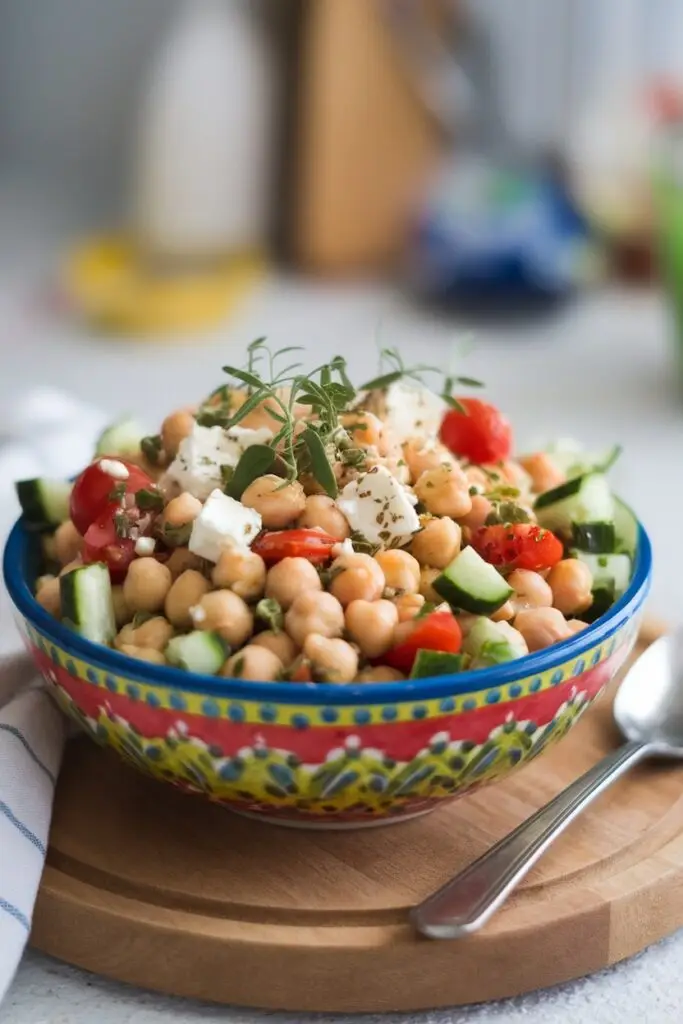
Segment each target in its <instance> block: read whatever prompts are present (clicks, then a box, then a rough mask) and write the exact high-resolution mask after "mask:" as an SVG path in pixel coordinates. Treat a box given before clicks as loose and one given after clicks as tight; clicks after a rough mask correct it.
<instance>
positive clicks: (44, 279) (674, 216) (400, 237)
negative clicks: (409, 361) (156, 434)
mask: <svg viewBox="0 0 683 1024" xmlns="http://www.w3.org/2000/svg"><path fill="white" fill-rule="evenodd" d="M681 84H683V0H600V2H599V3H596V2H595V0H515V3H514V4H513V3H501V2H500V0H469V2H465V0H279V2H276V0H116V2H115V3H109V4H105V3H101V2H99V0H52V2H51V3H50V4H41V5H37V4H26V3H21V2H20V0H0V410H1V411H0V435H1V434H5V435H8V436H12V435H13V433H16V432H17V431H18V430H19V429H20V426H21V417H22V409H23V408H24V406H22V400H23V396H24V395H25V393H26V392H27V391H28V390H29V389H30V388H32V387H35V386H40V387H42V388H43V389H45V388H51V389H53V392H49V391H45V390H43V391H42V392H41V394H42V395H43V398H42V399H41V400H40V402H39V403H38V404H39V405H40V404H41V402H42V403H44V404H45V407H46V408H47V407H48V406H49V403H50V401H51V400H52V399H54V398H55V394H54V389H56V391H57V392H58V393H60V394H61V392H65V393H66V394H68V395H69V396H71V397H72V398H73V399H77V400H80V401H85V402H87V403H89V405H91V406H93V407H95V408H97V409H99V410H102V411H103V414H104V415H106V416H109V417H111V416H114V415H117V414H119V413H122V412H132V413H136V414H138V415H142V416H144V417H146V418H147V419H148V420H149V422H150V424H151V425H152V426H153V425H154V424H155V423H156V422H158V420H159V419H160V418H161V416H162V415H163V414H164V413H165V412H166V411H168V409H169V408H172V407H173V406H174V405H178V404H184V403H186V402H191V401H194V400H196V399H197V398H198V397H200V396H202V395H203V394H205V393H206V392H207V391H208V390H210V389H211V388H212V387H214V386H215V385H216V383H219V382H220V367H221V365H222V362H224V361H227V360H228V359H229V360H230V361H231V362H233V363H234V362H235V361H238V358H239V357H240V356H241V354H242V353H243V351H244V348H245V346H246V344H248V342H249V341H251V340H252V339H253V338H255V337H257V336H260V335H264V334H266V335H268V336H269V337H270V338H271V340H272V341H273V344H274V345H275V346H280V345H288V344H303V345H305V346H307V347H308V348H309V349H310V350H311V351H312V352H313V351H315V354H316V361H317V362H319V361H320V357H321V356H323V357H324V356H326V355H332V354H333V353H335V352H338V351H341V352H343V353H344V355H346V356H347V358H348V359H349V362H350V365H351V368H352V370H353V371H354V372H355V373H357V374H359V375H365V376H367V375H368V374H367V370H368V368H369V367H372V368H374V366H375V365H376V348H375V346H376V342H377V339H378V338H380V339H381V340H382V342H384V343H386V344H392V345H397V346H399V347H401V348H402V349H404V350H405V351H406V354H407V355H409V356H410V355H411V354H415V353H419V356H420V358H421V359H424V360H426V361H430V362H434V361H439V360H440V361H442V362H443V363H444V365H445V364H446V363H447V362H448V360H449V359H450V358H451V354H452V351H453V347H454V345H456V346H457V345H460V346H461V349H462V351H463V355H462V361H463V365H462V367H461V370H462V372H464V373H466V374H468V375H471V376H476V377H481V378H483V379H484V380H485V381H486V382H487V384H488V394H489V397H490V399H491V400H492V401H495V402H497V403H498V404H500V405H501V406H502V407H503V408H504V409H505V410H506V411H507V412H508V414H509V415H510V417H511V418H512V419H513V422H514V423H515V425H516V427H517V432H518V437H519V447H520V449H523V448H524V447H528V446H529V445H530V444H532V443H534V442H536V441H545V440H547V439H549V438H552V437H555V436H558V435H559V436H566V435H569V436H575V437H578V438H579V439H580V440H582V441H584V442H585V443H586V444H587V445H588V446H596V447H597V449H598V450H599V449H600V446H606V445H609V444H611V443H612V442H614V441H619V442H621V443H622V444H624V446H625V449H626V455H625V456H624V459H623V460H622V463H621V465H620V466H619V467H618V468H617V471H616V472H617V476H618V477H619V485H620V486H621V489H622V491H624V493H625V496H626V497H627V498H630V499H631V500H632V501H633V503H634V504H636V505H637V507H638V510H639V512H640V513H641V514H642V515H643V518H644V519H645V521H646V524H648V525H649V526H651V528H652V529H653V532H654V533H655V543H656V544H657V543H659V544H660V545H663V544H664V541H665V536H666V533H667V530H668V523H669V522H670V515H671V508H672V506H673V505H675V504H676V503H677V502H678V500H679V499H683V480H682V478H681V472H680V469H679V466H680V457H679V452H680V449H681V444H682V443H683V403H682V402H681V397H680V396H681V389H680V388H679V378H680V372H679V360H678V352H679V349H680V350H681V351H683V143H682V142H681V139H682V138H683V136H682V135H681V127H680V125H681V118H682V117H683V100H682V99H681V93H680V92H679V88H680V86H681ZM465 349H468V352H467V354H465ZM50 394H52V399H50ZM57 404H58V403H57ZM44 419H45V421H46V422H47V421H48V420H49V417H48V416H47V414H46V416H45V417H44ZM663 486H666V501H665V502H664V501H661V500H659V499H657V500H653V499H652V498H651V497H650V498H648V495H652V494H657V495H660V494H661V491H662V487H663ZM681 569H682V570H683V563H682V565H681ZM658 588H659V589H658V590H657V591H656V593H657V595H658V596H657V601H658V603H659V604H660V605H661V606H669V605H670V604H671V602H672V601H674V600H675V597H676V595H675V586H674V582H672V581H671V580H670V579H669V580H668V581H667V580H664V581H660V582H658ZM663 610H665V609H664V608H663Z"/></svg>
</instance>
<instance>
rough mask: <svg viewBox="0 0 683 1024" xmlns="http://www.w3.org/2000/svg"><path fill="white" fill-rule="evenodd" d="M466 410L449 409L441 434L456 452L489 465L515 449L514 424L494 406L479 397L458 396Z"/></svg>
mask: <svg viewBox="0 0 683 1024" xmlns="http://www.w3.org/2000/svg"><path fill="white" fill-rule="evenodd" d="M458 401H459V402H460V404H461V405H462V407H463V409H464V410H465V412H459V411H458V410H457V409H449V410H448V411H447V412H446V413H445V414H444V418H443V420H442V421H441V431H440V436H441V440H442V441H443V443H444V444H445V445H446V447H447V448H449V449H450V450H451V451H452V452H453V454H454V455H460V456H462V457H463V458H465V459H469V460H470V462H476V463H478V464H482V463H483V464H486V463H489V462H498V461H499V460H500V459H507V458H509V456H510V453H511V451H512V427H511V426H510V424H509V423H508V421H507V419H506V418H505V417H504V416H503V414H502V413H501V412H500V410H498V409H496V407H495V405H489V404H488V402H482V401H481V399H480V398H459V399H458Z"/></svg>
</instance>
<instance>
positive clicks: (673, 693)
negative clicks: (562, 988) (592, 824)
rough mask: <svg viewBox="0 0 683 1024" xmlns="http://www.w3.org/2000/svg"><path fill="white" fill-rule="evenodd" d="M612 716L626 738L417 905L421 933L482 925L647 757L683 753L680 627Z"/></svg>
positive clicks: (453, 933)
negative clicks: (609, 790) (563, 836)
mask: <svg viewBox="0 0 683 1024" xmlns="http://www.w3.org/2000/svg"><path fill="white" fill-rule="evenodd" d="M614 719H615V721H616V723H617V725H618V727H619V729H620V730H621V732H622V734H623V735H624V737H625V738H626V741H627V742H626V743H624V744H623V745H622V746H621V747H619V748H618V749H617V750H615V751H613V752H612V753H611V754H608V755H607V756H606V757H604V758H603V759H602V761H600V762H599V763H598V764H596V765H595V767H593V768H591V769H589V771H587V772H586V773H585V775H582V776H581V778H580V779H577V780H576V782H572V783H571V785H569V786H567V788H566V789H564V790H563V791H562V792H561V793H560V794H559V795H558V796H556V797H555V798H554V800H551V801H550V802H549V803H547V804H546V805H545V807H541V808H540V810H538V811H536V813H535V814H532V815H531V817H530V818H527V820H526V821H524V822H522V824H521V825H519V826H518V827H517V828H516V829H515V830H514V831H513V832H510V834H509V835H508V836H506V837H505V838H504V839H501V840H500V842H498V843H496V845H495V846H493V847H491V849H490V850H489V851H488V852H487V853H485V854H483V856H481V857H479V859H478V860H476V861H474V863H473V864H470V865H469V867H467V868H465V869H464V870H463V871H461V872H460V873H459V874H458V875H456V876H455V878H453V879H451V881H450V882H447V883H446V884H445V885H444V886H443V887H442V888H441V889H439V890H438V891H437V892H435V893H434V894H433V895H432V896H429V897H428V898H427V899H426V900H424V902H422V903H420V904H418V906H416V907H415V908H414V909H413V910H412V911H411V914H410V919H411V922H412V924H413V925H414V926H415V928H416V929H417V930H418V931H419V932H421V934H422V935H426V936H427V937H429V938H431V939H457V938H460V937H462V936H463V935H470V934H471V933H472V932H475V931H477V930H478V929H479V928H481V927H482V925H484V924H486V922H487V921H488V919H489V918H490V917H491V915H492V914H494V913H495V912H496V910H498V908H499V907H500V906H501V905H502V904H503V903H504V902H505V900H506V899H507V897H508V896H509V895H510V893H511V892H512V890H513V889H514V888H515V887H516V885H517V884H518V882H520V881H521V880H522V879H523V878H524V877H525V875H526V874H527V873H528V872H529V871H530V869H531V868H532V867H533V865H534V864H535V863H536V861H537V860H539V858H540V857H541V856H542V854H543V853H545V851H546V850H547V849H548V847H549V846H550V844H551V843H552V842H554V840H555V839H557V837H558V836H559V835H561V833H562V832H564V830H565V829H566V828H567V826H568V825H569V824H570V823H571V822H572V821H573V820H574V818H576V817H578V815H579V814H580V813H581V811H583V810H584V808H586V807H588V805H589V804H590V803H592V802H593V800H595V799H596V797H598V796H600V794H601V793H602V792H604V790H606V789H607V787H608V786H611V785H612V783H613V782H616V780H617V779H618V778H620V777H621V776H622V775H624V774H625V773H626V772H627V771H628V770H629V769H630V768H632V767H633V766H634V765H635V764H638V762H640V761H642V760H644V759H645V758H648V757H665V758H683V631H679V632H677V633H672V634H669V635H668V636H663V637H661V638H660V639H659V640H657V641H656V642H655V643H654V644H652V645H651V646H650V647H648V649H647V650H646V651H645V652H644V653H643V654H642V655H641V656H640V657H639V658H638V659H637V661H636V662H635V663H634V664H633V665H632V666H631V668H630V670H629V672H628V673H627V675H626V678H625V679H624V681H623V682H622V684H621V686H620V687H619V691H618V693H617V696H616V699H615V701H614Z"/></svg>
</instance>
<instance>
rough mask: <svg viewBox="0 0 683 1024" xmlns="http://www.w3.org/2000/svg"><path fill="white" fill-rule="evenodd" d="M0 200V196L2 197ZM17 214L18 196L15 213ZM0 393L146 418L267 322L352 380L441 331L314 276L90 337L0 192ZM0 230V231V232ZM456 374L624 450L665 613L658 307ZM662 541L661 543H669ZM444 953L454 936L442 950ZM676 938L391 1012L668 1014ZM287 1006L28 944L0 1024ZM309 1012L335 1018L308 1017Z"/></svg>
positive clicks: (435, 340)
mask: <svg viewBox="0 0 683 1024" xmlns="http://www.w3.org/2000/svg"><path fill="white" fill-rule="evenodd" d="M3 198H4V202H3ZM20 210H24V213H27V211H26V209H25V208H24V207H20ZM5 212H7V213H8V214H9V213H13V217H8V218H5V217H3V216H1V215H0V223H3V231H4V232H5V237H4V239H2V240H0V246H1V247H2V248H0V367H1V371H0V404H2V405H3V406H4V405H6V404H7V403H8V402H10V401H11V400H12V399H13V397H14V396H16V394H17V393H18V392H19V391H20V390H21V389H22V388H25V387H26V386H27V385H28V383H29V382H30V383H32V384H36V383H42V384H49V385H53V386H56V387H60V388H64V389H67V390H69V391H71V392H72V393H73V394H75V395H77V396H79V397H82V398H87V399H89V400H90V401H91V402H94V403H99V404H100V405H102V406H103V407H104V408H105V409H107V410H110V411H111V413H112V415H116V414H119V413H121V411H130V412H134V413H138V414H140V415H142V416H144V417H145V418H147V419H149V421H150V424H151V425H154V424H155V423H157V422H158V421H159V420H160V418H161V417H162V416H163V414H164V413H165V412H166V411H168V409H170V408H173V407H174V406H175V405H181V404H185V403H187V402H191V401H194V400H196V399H197V398H198V397H201V396H202V395H203V394H205V393H206V392H208V391H209V390H210V389H211V388H212V387H215V386H216V384H217V383H219V382H220V381H221V373H220V367H221V365H222V363H224V362H227V361H230V362H240V361H241V357H242V354H243V350H244V347H245V345H246V344H247V343H248V342H249V341H250V340H252V339H253V338H255V337H257V336H260V335H263V334H267V335H268V336H269V338H270V339H271V340H272V343H273V345H274V346H275V347H280V346H283V345H291V344H302V345H306V346H307V347H308V348H309V349H310V350H311V353H312V354H314V355H315V360H316V362H317V363H319V362H321V361H323V359H325V358H326V357H327V356H330V355H332V354H334V353H335V352H342V353H343V354H344V355H345V356H346V357H347V358H348V360H349V364H350V367H351V370H352V373H353V374H357V375H358V376H362V374H363V373H365V375H370V373H373V372H374V371H375V366H376V357H375V352H374V345H375V339H376V336H377V335H378V333H379V334H380V335H381V338H382V341H383V343H384V344H391V345H397V346H399V347H401V349H402V351H403V352H404V354H405V355H406V358H407V359H411V358H413V359H415V360H416V361H417V360H419V361H420V362H427V363H434V362H437V363H443V361H444V360H445V358H446V357H447V354H448V353H449V352H450V351H451V348H452V345H453V342H454V340H455V339H456V338H457V337H458V336H459V335H461V332H460V331H459V330H458V329H457V326H456V325H455V324H454V323H453V322H452V321H451V322H449V321H446V320H443V319H440V318H437V317H434V316H430V315H427V314H425V313H424V312H419V311H417V310H415V309H414V308H413V307H411V306H410V305H408V304H407V303H406V302H405V301H404V300H403V299H401V297H400V295H399V294H398V293H397V292H396V291H395V290H394V289H393V288H391V287H389V286H386V285H381V284H372V285H368V284H363V285H351V284H345V285H331V284H315V283H310V282H302V281H297V280H294V279H286V278H283V277H277V278H274V279H271V280H270V281H268V282H266V283H265V284H264V285H263V286H262V287H261V288H259V290H258V291H257V293H255V294H254V295H253V296H252V297H251V298H250V299H249V300H248V301H247V302H246V303H245V305H244V306H243V307H242V308H241V309H240V311H239V313H238V315H237V316H236V317H235V318H234V319H233V320H232V321H231V323H230V324H229V325H227V326H226V327H225V328H223V329H221V330H220V331H218V332H216V333H215V334H214V336H213V337H212V338H211V339H208V340H198V341H194V342H192V343H188V344H183V343H181V342H179V341H175V342H173V343H171V344H168V345H160V344H153V343H151V342H126V341H123V340H113V339H100V338H96V337H93V336H92V335H90V334H88V333H86V332H85V331H81V330H79V329H78V328H76V327H75V326H74V325H73V323H70V322H69V323H64V322H61V323H60V322H59V320H58V319H57V318H56V316H55V314H54V313H53V312H50V311H49V310H48V309H46V308H41V304H40V303H39V301H38V299H37V291H36V285H35V282H36V275H37V274H38V273H39V272H40V271H42V270H43V269H44V268H45V267H46V266H48V265H49V260H50V259H51V258H52V253H53V247H54V244H55V241H56V240H57V239H58V238H59V237H61V234H62V232H63V227H62V226H61V225H59V226H58V227H55V226H54V223H52V224H51V230H50V232H47V231H46V228H45V225H44V223H42V224H41V221H40V217H39V216H37V215H36V214H35V209H34V216H33V219H32V220H31V219H29V217H28V215H26V216H23V217H22V216H19V214H18V213H17V206H16V204H12V209H11V210H10V208H9V206H8V203H7V194H6V193H5V195H4V197H3V192H2V190H1V189H0V214H4V213H5ZM8 223H9V226H10V228H11V231H10V238H11V242H12V244H9V243H8V240H7V233H6V231H5V226H6V225H7V224H8ZM462 372H463V373H465V374H467V375H469V376H474V377H480V378H482V379H484V380H485V381H486V382H487V385H488V387H487V396H488V397H490V399H491V400H492V401H494V402H496V403H498V404H499V405H500V406H501V407H502V408H503V409H504V410H505V411H506V412H507V413H508V414H509V416H510V417H511V419H512V421H513V423H514V424H515V427H516V432H517V436H518V439H519V446H520V447H525V446H527V445H528V444H529V443H532V442H533V441H534V440H541V441H542V440H544V439H552V438H553V437H556V436H574V437H578V438H579V439H581V440H583V441H585V442H586V443H587V444H590V445H591V447H595V448H597V449H600V448H604V447H608V446H609V445H611V444H612V443H613V442H614V441H619V442H621V443H622V444H623V445H624V448H625V453H624V455H623V456H622V459H621V461H620V463H619V464H618V465H617V467H616V468H615V470H614V479H615V485H616V487H617V490H618V491H619V492H620V493H621V494H622V496H623V497H624V498H625V499H626V500H627V501H629V502H630V503H631V504H632V505H633V506H634V507H635V508H636V509H637V510H638V512H639V514H640V516H641V518H642V519H643V521H644V523H645V525H646V527H647V528H648V530H649V531H650V533H651V535H652V538H653V543H654V549H655V563H656V566H657V568H656V570H655V580H654V586H653V593H652V598H651V601H650V607H651V610H652V611H653V612H654V613H656V614H660V615H662V616H666V617H668V618H670V619H674V618H676V617H679V616H680V613H679V611H678V598H679V597H680V594H681V591H682V588H681V585H680V583H679V577H681V576H682V575H683V545H682V544H681V543H680V539H679V538H680V532H679V530H678V529H677V523H678V515H677V512H678V510H679V509H680V508H682V507H683V462H682V461H681V451H683V388H678V387H677V381H676V375H675V372H674V367H673V362H672V358H671V346H670V342H669V338H668V324H667V319H666V316H665V313H664V309H663V305H662V303H661V302H660V301H659V299H658V298H657V297H656V296H654V295H651V294H648V293H640V294H639V293H626V292H619V291H612V292H607V293H602V294H599V295H595V296H593V297H590V298H588V299H585V300H583V301H582V302H581V303H579V304H576V305H574V306H572V307H570V308H568V309H567V310H565V311H564V312H563V313H562V314H561V315H559V316H558V317H556V318H554V319H552V320H549V321H545V322H538V323H536V324H533V325H531V326H529V325H526V326H524V327H522V326H516V327H513V328H506V329H502V328H491V327H487V328H484V327H482V328H479V329H478V331H477V339H476V346H475V348H474V349H473V350H472V352H471V353H470V355H469V356H468V357H467V358H466V360H465V361H464V362H463V363H462ZM674 536H675V538H676V539H675V541H674V542H673V543H672V541H671V538H672V537H674ZM454 953H455V947H454ZM681 962H683V933H679V934H678V935H677V936H674V937H673V938H671V939H669V940H667V941H665V942H663V943H661V944H660V945H658V946H657V947H654V948H652V949H650V950H648V951H646V952H645V953H644V954H642V955H641V956H640V957H638V958H636V959H635V960H632V961H630V962H628V963H626V964H624V965H621V966H619V967H617V968H614V969H612V970H610V971H607V972H604V973H603V974H601V975H598V976H595V977H592V978H589V979H585V980H582V981H580V982H576V983H574V984H572V985H567V986H564V987H563V988H561V989H556V990H552V991H550V992H546V993H540V994H536V995H531V996H528V997H526V998H524V999H519V1000H513V1001H508V1002H505V1003H501V1004H497V1005H495V1006H489V1007H481V1008H473V1009H468V1010H453V1011H442V1012H438V1013H437V1012H434V1013H431V1014H423V1015H414V1016H411V1017H407V1016H396V1017H382V1018H377V1017H365V1018H356V1019H358V1020H365V1021H375V1020H380V1019H381V1020H382V1021H384V1022H387V1024H390V1022H392V1021H395V1022H396V1024H398V1022H399V1021H402V1022H407V1021H409V1020H410V1021H411V1022H414V1024H418V1022H419V1024H445V1022H453V1024H456V1022H467V1024H470V1022H472V1024H475V1022H477V1024H478V1022H480V1021H496V1022H501V1024H503V1022H505V1024H508V1022H509V1024H512V1022H517V1021H520V1022H521V1021H524V1024H536V1022H541V1021H543V1022H544V1024H555V1022H560V1021H563V1022H564V1021H577V1020H589V1019H590V1020H592V1021H594V1022H595V1024H611V1022H612V1021H614V1022H619V1024H621V1022H623V1021H630V1020H642V1021H644V1022H647V1024H660V1022H666V1021H678V1020H680V1018H681V1012H682V1010H683V972H682V971H681V969H680V964H681ZM274 1016H275V1019H276V1020H278V1021H279V1022H280V1024H285V1022H287V1024H290V1022H291V1024H294V1022H295V1021H296V1024H302V1021H303V1020H304V1019H305V1018H304V1017H303V1016H302V1015H300V1014H297V1015H270V1014H259V1013H257V1012H255V1011H249V1010H226V1009H223V1008H215V1007H210V1006H202V1005H200V1004H197V1003H189V1002H184V1001H180V1000H172V999H166V998H161V997H157V996H154V995H149V994H146V993H143V992H138V991H135V990H132V989H129V988H126V987H124V986H121V985H117V984H113V983H109V982H106V981H103V980H101V979H98V978H95V977H92V976H89V975H86V974H84V973H82V972H80V971H76V970H73V969H71V968H68V967H66V966H64V965H61V964H59V963H57V962H56V961H52V960H49V959H47V958H46V957H43V956H40V955H38V954H36V953H33V952H29V953H27V955H26V957H25V959H24V962H23V964H22V966H21V969H20V971H19V974H18V976H17V978H16V980H15V983H14V986H13V987H12V989H11V990H10V993H9V995H8V997H7V999H6V1001H5V1003H4V1004H3V1006H2V1008H0V1022H2V1024H156V1022H157V1021H158V1022H161V1021H164V1024H175V1022H176V1021H177V1022H178V1024H179V1022H181V1021H182V1022H185V1021H187V1022H189V1021H200V1020H201V1021H206V1022H216V1024H217V1022H218V1021H221V1022H230V1024H246V1022H257V1021H258V1022H260V1021H265V1020H272V1019H273V1017H274ZM314 1019H315V1020H317V1021H318V1022H319V1024H322V1022H328V1021H329V1022H331V1021H341V1020H342V1018H337V1017H329V1016H325V1017H317V1018H311V1020H314Z"/></svg>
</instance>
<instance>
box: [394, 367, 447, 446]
mask: <svg viewBox="0 0 683 1024" xmlns="http://www.w3.org/2000/svg"><path fill="white" fill-rule="evenodd" d="M385 401H386V413H385V418H384V419H385V423H386V425H387V428H388V430H389V431H390V433H391V434H392V435H393V437H394V438H395V439H396V440H397V441H398V442H399V443H400V442H402V441H405V440H406V439H407V438H409V437H415V436H416V435H420V436H424V437H435V436H436V435H437V434H438V432H439V427H440V426H441V420H442V418H443V414H444V412H445V410H446V403H445V402H444V400H443V398H440V397H439V395H435V394H434V392H433V391H430V390H429V388H424V387H420V386H419V385H411V384H404V383H403V382H402V381H397V382H396V383H395V384H390V385H389V387H388V388H387V390H386V396H385Z"/></svg>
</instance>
